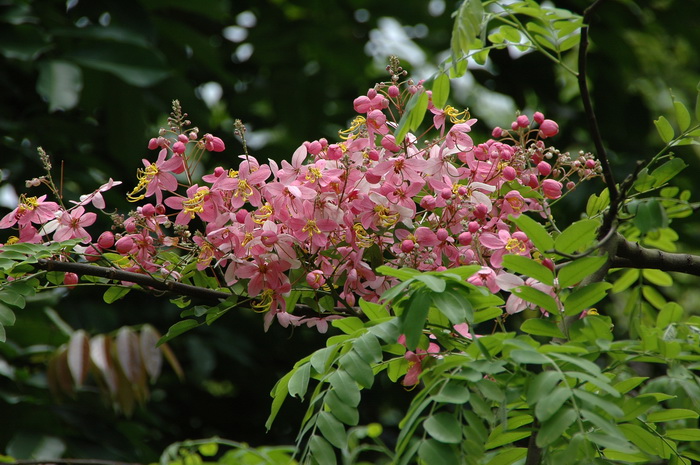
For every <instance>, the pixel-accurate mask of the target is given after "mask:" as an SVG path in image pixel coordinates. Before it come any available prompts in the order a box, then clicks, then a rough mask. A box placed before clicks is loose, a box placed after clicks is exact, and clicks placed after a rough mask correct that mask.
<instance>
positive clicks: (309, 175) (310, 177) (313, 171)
mask: <svg viewBox="0 0 700 465" xmlns="http://www.w3.org/2000/svg"><path fill="white" fill-rule="evenodd" d="M321 176H322V174H321V170H320V169H318V168H316V167H313V166H312V167H311V168H309V170H308V171H307V172H306V180H307V181H309V182H311V183H313V182H316V180H318V179H321Z"/></svg>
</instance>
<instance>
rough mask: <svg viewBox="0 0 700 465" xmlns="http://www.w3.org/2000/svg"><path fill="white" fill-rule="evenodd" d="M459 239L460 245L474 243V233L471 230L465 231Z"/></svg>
mask: <svg viewBox="0 0 700 465" xmlns="http://www.w3.org/2000/svg"><path fill="white" fill-rule="evenodd" d="M457 241H458V242H459V244H460V245H469V244H471V243H472V233H470V232H469V231H464V232H463V233H461V234H460V235H459V236H458V237H457Z"/></svg>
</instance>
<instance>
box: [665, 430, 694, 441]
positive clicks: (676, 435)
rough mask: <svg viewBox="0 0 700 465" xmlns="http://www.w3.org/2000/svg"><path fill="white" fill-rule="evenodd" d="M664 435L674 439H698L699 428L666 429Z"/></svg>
mask: <svg viewBox="0 0 700 465" xmlns="http://www.w3.org/2000/svg"><path fill="white" fill-rule="evenodd" d="M665 436H666V437H667V438H669V439H673V440H676V441H700V429H698V428H678V429H667V430H666V434H665Z"/></svg>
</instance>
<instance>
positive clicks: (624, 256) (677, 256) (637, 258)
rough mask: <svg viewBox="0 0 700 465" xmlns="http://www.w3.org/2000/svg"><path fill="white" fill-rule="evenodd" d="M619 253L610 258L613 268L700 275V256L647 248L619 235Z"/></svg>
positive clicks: (617, 239) (617, 238)
mask: <svg viewBox="0 0 700 465" xmlns="http://www.w3.org/2000/svg"><path fill="white" fill-rule="evenodd" d="M616 241H617V253H616V254H615V256H613V257H612V258H611V260H610V266H611V267H612V268H652V269H657V270H661V271H676V272H679V273H685V274H690V275H694V276H700V256H698V255H691V254H685V253H671V252H664V251H662V250H658V249H647V248H646V247H642V246H641V245H639V243H637V242H631V241H628V240H627V239H625V238H624V237H622V236H621V235H619V234H618V235H617V237H616Z"/></svg>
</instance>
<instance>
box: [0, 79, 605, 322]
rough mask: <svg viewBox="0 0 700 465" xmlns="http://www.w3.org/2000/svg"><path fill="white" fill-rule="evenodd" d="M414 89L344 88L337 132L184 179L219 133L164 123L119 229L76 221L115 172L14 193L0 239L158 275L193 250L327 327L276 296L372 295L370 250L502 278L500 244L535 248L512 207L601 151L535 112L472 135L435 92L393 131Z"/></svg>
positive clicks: (252, 290) (377, 257) (493, 285)
mask: <svg viewBox="0 0 700 465" xmlns="http://www.w3.org/2000/svg"><path fill="white" fill-rule="evenodd" d="M417 92H428V95H429V96H430V91H428V90H425V89H423V88H422V86H421V84H420V83H419V84H418V85H413V84H411V85H410V86H409V88H407V89H406V90H404V91H403V92H401V91H400V90H399V88H398V86H397V85H396V83H387V84H378V85H377V86H376V87H375V88H372V89H370V90H369V91H368V92H367V94H366V95H363V96H360V97H358V98H357V99H356V100H355V102H354V108H355V110H356V111H357V113H358V115H357V117H356V118H355V119H354V120H353V121H352V123H351V125H350V127H349V128H348V129H347V130H345V131H341V133H340V135H339V139H338V140H337V141H335V142H330V141H328V140H326V139H319V140H315V141H310V142H304V143H303V144H302V145H301V146H300V147H299V148H298V149H297V150H296V151H295V152H294V154H293V155H292V157H291V160H290V161H282V162H281V163H279V164H278V163H276V162H274V161H269V162H267V163H263V162H261V161H259V160H257V159H256V158H254V157H253V156H251V155H249V154H247V153H246V154H244V155H241V156H240V158H241V161H240V163H239V164H238V166H237V167H235V168H233V169H229V168H224V167H217V168H215V169H214V170H213V171H211V172H210V173H208V174H206V175H204V176H202V177H201V180H199V181H198V182H197V183H194V182H193V181H192V178H191V176H192V172H193V170H192V169H191V166H192V164H193V157H195V156H200V155H201V151H202V150H207V151H223V150H225V146H224V143H223V141H222V140H221V139H220V138H218V137H215V136H213V135H211V134H206V135H205V136H204V137H202V138H199V137H198V136H197V135H196V131H194V130H190V131H189V132H188V131H184V130H180V131H179V132H178V131H177V130H175V131H173V130H172V128H171V131H166V130H162V131H161V135H160V136H159V137H157V138H154V139H152V140H151V141H150V142H149V144H148V146H149V148H150V149H152V150H158V155H157V157H156V161H155V162H150V161H148V160H144V161H143V164H144V168H143V169H141V170H139V171H138V185H137V186H136V188H135V189H134V190H133V191H132V192H131V193H130V194H129V199H130V200H132V201H143V200H144V199H149V200H151V199H152V200H151V203H143V204H142V205H140V206H139V207H137V208H136V210H135V211H134V212H132V213H131V214H130V215H129V217H128V218H127V219H126V220H124V221H120V222H119V224H118V226H119V227H123V231H122V232H120V233H118V234H116V235H115V234H113V233H112V232H105V233H103V234H101V235H100V237H99V239H98V240H97V241H96V242H94V243H93V242H92V236H91V234H90V233H89V232H88V231H87V230H86V229H85V228H86V227H88V226H90V225H92V224H93V223H94V221H95V214H94V213H86V212H85V208H84V207H85V206H87V204H88V203H90V202H92V203H93V205H95V206H96V207H97V208H104V203H103V201H102V202H101V203H100V201H101V200H102V197H101V192H103V191H104V190H106V189H108V188H111V187H112V186H114V185H117V184H118V183H116V182H112V181H110V183H108V184H106V185H105V186H103V187H101V188H100V189H98V191H96V193H94V194H91V195H90V196H87V197H86V198H84V199H83V200H81V202H79V203H78V205H76V206H74V207H72V209H65V208H63V207H61V206H59V205H58V204H56V203H54V202H46V201H45V197H46V196H42V197H38V198H36V197H22V198H21V200H20V205H19V206H18V208H17V209H15V210H14V211H12V212H11V213H10V214H8V215H7V216H5V217H4V218H3V219H2V220H1V221H0V228H9V227H13V226H15V225H16V226H18V228H19V237H18V238H14V239H13V241H17V240H18V241H24V242H39V241H46V240H50V239H51V238H50V237H49V235H50V234H53V240H55V241H61V240H65V239H71V238H80V239H83V240H84V241H85V243H86V249H85V255H86V256H87V258H88V259H89V260H98V259H99V257H100V254H101V253H102V252H104V251H108V250H109V251H112V252H116V253H118V254H121V255H123V256H124V257H125V260H121V261H120V262H119V265H120V266H122V267H123V268H124V269H127V270H130V271H136V272H148V273H155V274H160V275H163V276H168V277H169V278H170V279H173V278H175V279H177V278H178V277H179V276H180V274H181V273H183V272H184V270H185V268H186V267H187V265H190V264H192V265H194V266H196V269H197V270H199V271H200V272H204V273H209V274H210V275H211V276H218V277H220V279H221V281H220V286H221V287H231V286H234V285H237V283H240V284H242V285H243V286H244V287H245V289H246V294H247V296H248V297H250V298H253V299H254V300H255V302H256V303H255V305H254V306H255V307H256V308H258V309H260V310H261V311H267V312H268V314H267V317H266V326H269V325H270V324H271V322H272V320H274V319H277V320H278V321H279V322H280V323H281V324H283V325H285V326H287V325H290V324H291V325H300V324H307V325H309V326H316V327H318V328H319V329H320V330H324V329H325V328H326V326H327V322H326V317H314V318H308V317H302V316H298V315H294V314H293V313H292V312H287V310H288V309H287V307H286V305H287V304H286V302H287V301H286V298H287V297H288V296H289V295H290V292H291V291H292V290H302V291H303V290H306V291H308V293H307V294H306V295H308V296H313V297H312V299H315V300H316V301H317V302H319V301H320V299H321V297H324V296H329V297H330V298H331V299H330V300H331V301H332V302H333V305H331V306H328V305H326V304H323V303H320V304H319V309H320V310H321V311H322V312H323V313H326V314H327V315H329V318H331V319H332V318H337V317H338V315H337V314H336V313H338V312H336V311H335V310H334V309H337V308H339V307H340V308H348V307H354V306H355V305H356V304H357V301H358V298H364V299H366V300H368V301H376V300H377V299H378V298H379V296H380V295H381V294H382V292H383V291H384V290H386V289H387V288H389V287H390V286H392V285H393V284H394V281H392V279H391V278H388V277H385V276H382V275H378V274H377V273H376V272H375V271H374V270H375V269H376V268H377V266H379V265H382V264H384V265H390V266H394V267H403V266H408V267H413V268H416V269H419V270H444V269H447V268H450V267H456V266H460V265H468V264H480V265H482V267H483V268H482V272H480V273H478V274H477V275H475V276H474V277H472V278H471V279H470V281H471V282H473V283H475V284H478V285H484V286H488V288H489V289H490V290H492V291H493V292H498V291H499V290H501V289H510V288H512V287H513V285H514V281H513V279H510V278H508V279H504V278H501V279H498V277H499V276H500V275H502V274H503V271H502V264H503V257H504V256H505V255H506V254H518V255H523V256H533V253H534V250H533V244H532V243H531V241H530V240H529V238H528V237H527V236H526V235H525V234H524V233H523V232H522V231H519V230H517V228H515V226H514V225H513V224H512V223H511V222H510V221H509V216H510V215H512V216H515V217H517V216H518V215H521V214H522V213H524V212H528V211H532V212H536V213H542V214H543V215H544V214H545V213H546V212H547V211H548V209H549V206H550V203H551V202H552V201H555V200H556V199H558V198H560V197H561V196H562V195H564V193H565V192H566V191H567V190H571V189H573V188H575V187H576V185H577V183H578V182H580V181H581V180H583V179H587V178H590V177H593V176H596V175H597V174H598V173H599V166H598V164H597V162H596V161H595V160H593V159H592V158H591V157H590V156H588V155H581V156H579V157H576V158H573V159H572V158H571V157H570V156H569V155H568V154H565V153H560V152H559V151H557V150H556V149H554V148H552V147H548V146H547V145H546V144H545V142H544V140H545V139H547V138H549V137H552V136H554V135H555V134H556V133H557V131H558V126H557V124H556V123H555V122H554V121H552V120H549V119H545V118H544V116H543V115H542V114H541V113H535V114H534V115H533V117H532V121H531V120H530V118H528V117H527V116H525V115H520V116H518V117H517V119H516V120H515V121H514V122H513V123H512V125H511V127H510V129H509V130H504V129H501V128H496V129H494V130H493V132H492V136H493V137H492V138H491V139H489V140H487V141H485V142H483V143H475V142H474V141H473V139H472V137H471V131H472V127H473V126H474V125H475V124H476V123H477V121H476V120H475V119H471V118H470V117H469V115H468V112H466V111H464V112H458V111H457V110H455V109H454V108H452V107H449V106H447V107H445V108H436V107H435V106H434V105H433V103H432V99H431V100H430V103H429V111H430V112H431V114H432V115H433V118H432V127H433V128H434V129H435V130H436V131H437V135H435V136H434V138H433V139H429V140H427V141H425V142H423V141H422V140H423V139H425V138H426V135H425V134H424V135H421V136H420V137H418V136H416V135H414V134H411V133H408V134H407V135H406V136H405V137H404V138H403V139H401V140H397V139H396V137H395V134H396V131H397V124H396V123H395V122H394V121H393V115H395V114H398V113H400V111H403V108H405V104H406V102H407V99H408V98H410V97H411V95H412V94H415V93H417ZM397 109H398V110H400V111H399V112H398V113H397ZM170 133H172V137H170V136H169V134H170ZM197 161H198V159H197ZM184 176H186V180H185V179H183V178H184ZM164 250H167V251H170V252H172V251H179V254H180V257H181V260H179V261H178V263H173V261H172V258H170V259H166V258H164V257H163V256H162V255H161V253H160V252H161V251H164ZM169 257H172V253H171V254H170V255H169ZM214 269H217V270H219V272H216V273H215V272H214V271H213V270H214ZM530 284H532V283H530ZM530 284H528V285H530ZM532 285H535V284H532ZM326 300H328V299H326ZM524 305H525V304H523V302H513V303H509V305H508V307H507V309H508V311H509V312H515V311H520V310H522V309H523V308H524ZM290 310H291V309H290Z"/></svg>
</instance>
